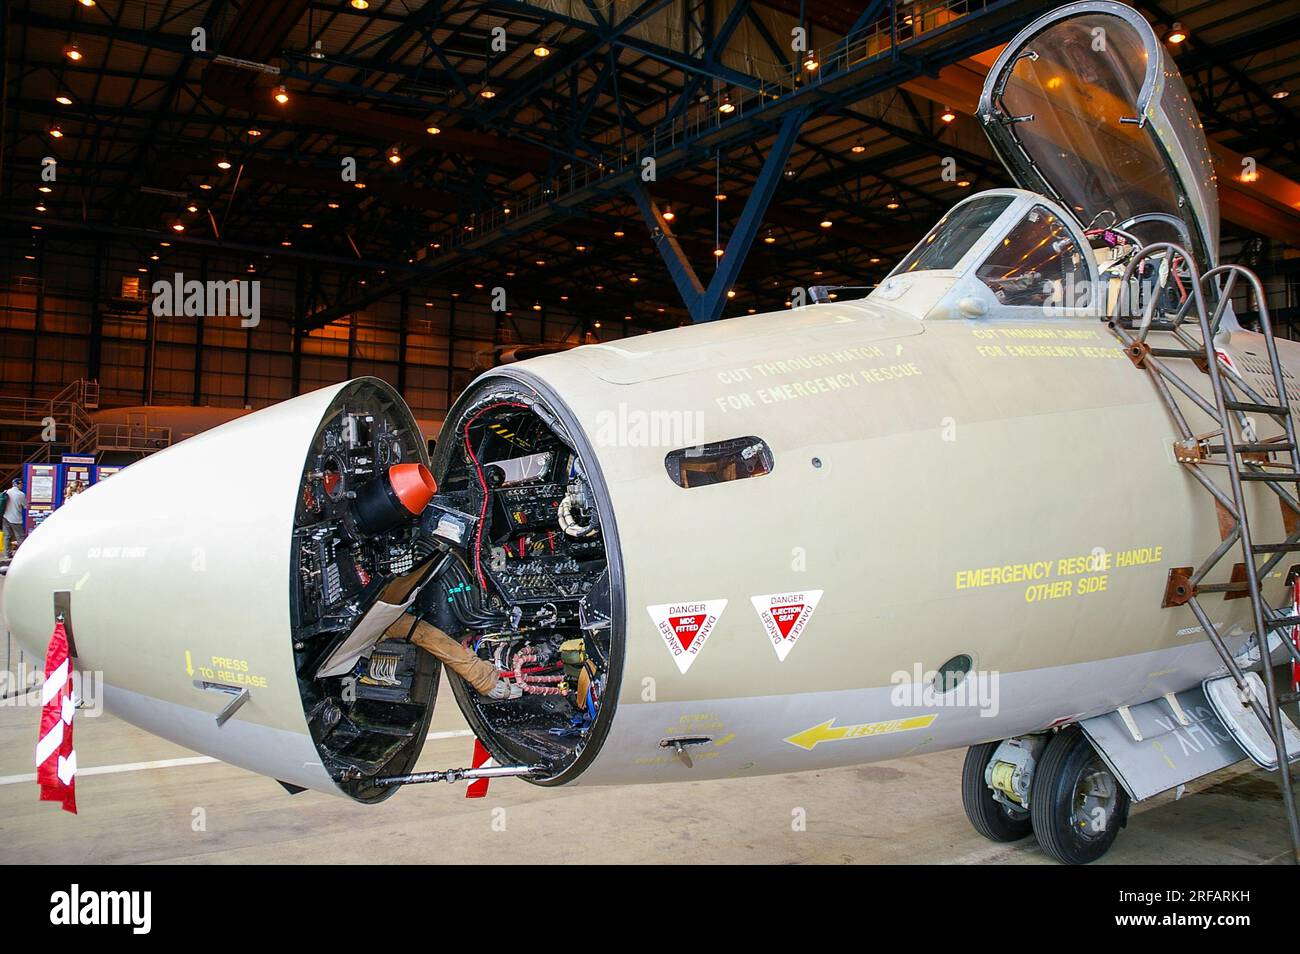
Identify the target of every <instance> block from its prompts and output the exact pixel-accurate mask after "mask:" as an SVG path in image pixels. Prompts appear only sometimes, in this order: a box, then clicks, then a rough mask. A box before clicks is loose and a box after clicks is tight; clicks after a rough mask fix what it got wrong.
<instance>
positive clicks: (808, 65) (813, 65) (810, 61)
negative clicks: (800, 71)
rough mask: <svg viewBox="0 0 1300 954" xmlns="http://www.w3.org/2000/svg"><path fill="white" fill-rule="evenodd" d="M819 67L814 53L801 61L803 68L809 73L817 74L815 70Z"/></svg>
mask: <svg viewBox="0 0 1300 954" xmlns="http://www.w3.org/2000/svg"><path fill="white" fill-rule="evenodd" d="M820 66H821V64H820V63H818V62H817V55H816V54H815V53H809V54H808V57H807V59H805V60H804V61H803V68H804V69H806V70H807V71H808V72H809V73H815V72H817V68H818V67H820Z"/></svg>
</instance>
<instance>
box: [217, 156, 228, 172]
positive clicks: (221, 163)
mask: <svg viewBox="0 0 1300 954" xmlns="http://www.w3.org/2000/svg"><path fill="white" fill-rule="evenodd" d="M217 168H218V169H220V170H221V171H222V172H225V171H226V170H227V169H229V168H230V160H229V159H227V158H226V157H225V156H222V157H221V158H220V159H218V160H217Z"/></svg>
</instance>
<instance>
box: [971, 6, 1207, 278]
mask: <svg viewBox="0 0 1300 954" xmlns="http://www.w3.org/2000/svg"><path fill="white" fill-rule="evenodd" d="M979 118H980V120H981V122H982V123H983V124H984V127H985V130H986V132H987V133H988V136H989V139H990V141H991V142H992V144H993V147H994V149H995V150H996V151H997V152H998V154H999V156H1000V158H1001V159H1002V161H1003V163H1004V164H1005V165H1006V167H1007V169H1008V170H1009V171H1010V173H1011V175H1012V177H1013V178H1014V179H1015V181H1016V184H1017V185H1019V186H1020V187H1021V188H1024V189H1028V190H1029V191H1031V192H1037V193H1041V194H1042V195H1045V196H1048V197H1050V198H1052V199H1054V200H1055V201H1056V202H1058V203H1059V204H1060V205H1061V206H1062V207H1063V208H1066V209H1069V210H1070V211H1072V212H1073V213H1074V214H1075V216H1076V217H1077V218H1078V219H1079V221H1080V222H1081V223H1082V224H1083V225H1084V227H1085V228H1088V229H1094V228H1105V229H1119V230H1122V231H1124V232H1127V233H1129V234H1132V235H1133V236H1135V237H1136V239H1137V240H1138V241H1139V242H1140V243H1141V244H1148V243H1150V242H1157V241H1176V242H1178V243H1179V244H1182V245H1184V246H1185V247H1186V248H1187V249H1188V250H1189V251H1190V252H1191V253H1192V255H1193V256H1194V257H1195V258H1196V259H1197V260H1198V264H1199V265H1200V266H1201V268H1202V269H1205V268H1207V267H1210V266H1212V265H1214V264H1216V262H1217V257H1218V238H1219V208H1218V194H1217V188H1216V183H1215V175H1214V167H1213V165H1212V163H1211V160H1210V155H1209V150H1208V148H1207V146H1206V141H1205V134H1204V131H1203V130H1202V128H1201V123H1200V120H1199V119H1198V117H1197V115H1196V110H1195V108H1194V107H1193V106H1192V103H1191V99H1190V97H1189V96H1188V93H1187V87H1186V86H1185V85H1184V83H1183V80H1182V77H1181V76H1180V75H1179V73H1178V70H1177V69H1176V67H1175V66H1174V64H1173V61H1172V58H1171V57H1170V56H1169V54H1168V52H1167V51H1166V50H1165V48H1164V44H1162V43H1161V42H1160V41H1159V39H1158V37H1157V36H1156V34H1155V31H1154V30H1153V29H1152V27H1151V24H1150V23H1148V22H1147V21H1146V19H1145V18H1144V17H1143V16H1142V15H1141V14H1140V13H1138V12H1137V11H1136V10H1134V9H1133V8H1132V7H1128V6H1125V5H1123V4H1119V3H1112V2H1083V3H1073V4H1069V5H1067V6H1065V7H1062V8H1060V9H1058V10H1055V11H1053V12H1052V13H1049V14H1047V15H1045V16H1043V17H1040V18H1039V19H1038V20H1035V21H1034V22H1033V23H1032V24H1030V25H1029V26H1028V27H1026V28H1025V30H1024V31H1023V32H1022V33H1021V34H1020V35H1019V36H1017V37H1016V38H1015V39H1014V40H1013V41H1012V42H1011V43H1009V44H1008V45H1007V47H1006V48H1005V49H1004V50H1003V52H1002V54H1001V55H1000V56H999V57H998V60H997V62H996V63H995V64H994V66H993V69H992V70H991V71H990V73H989V76H988V80H987V82H986V83H985V86H984V91H983V95H982V96H981V99H980V106H979Z"/></svg>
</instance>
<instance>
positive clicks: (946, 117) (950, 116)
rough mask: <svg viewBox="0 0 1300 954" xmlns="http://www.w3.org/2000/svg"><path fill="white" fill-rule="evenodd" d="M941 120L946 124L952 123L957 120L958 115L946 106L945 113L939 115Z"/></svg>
mask: <svg viewBox="0 0 1300 954" xmlns="http://www.w3.org/2000/svg"><path fill="white" fill-rule="evenodd" d="M939 118H940V119H942V120H943V121H944V122H945V123H950V122H952V121H954V120H955V119H956V118H957V114H956V113H954V112H953V111H952V110H951V109H949V108H948V107H947V106H945V107H944V108H943V112H942V113H940V114H939Z"/></svg>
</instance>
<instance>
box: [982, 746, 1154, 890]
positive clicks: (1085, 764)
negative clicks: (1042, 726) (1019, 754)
mask: <svg viewBox="0 0 1300 954" xmlns="http://www.w3.org/2000/svg"><path fill="white" fill-rule="evenodd" d="M1025 738H1038V739H1039V740H1040V741H1039V743H1038V745H1039V746H1041V748H1037V749H1036V751H1037V752H1038V753H1039V755H1038V757H1037V760H1036V762H1033V761H1031V762H1030V763H1029V764H1031V765H1032V766H1033V768H1032V782H1031V784H1030V786H1029V795H1028V798H1027V801H1028V804H1029V808H1028V810H1024V809H1022V808H1020V807H1019V806H1018V805H1016V804H1013V803H1012V802H1011V800H1009V799H1007V798H1005V797H998V796H996V795H995V794H994V790H993V789H992V788H991V787H990V786H989V781H988V779H989V775H990V773H989V772H988V766H989V763H990V762H991V761H993V759H994V758H995V756H996V755H997V752H998V749H999V746H1001V745H1002V743H1000V742H985V743H984V744H982V745H976V746H973V747H971V748H970V749H968V750H967V752H966V762H965V764H964V765H963V767H962V789H961V794H962V805H963V806H964V807H965V809H966V817H967V818H968V819H970V823H971V825H972V826H973V827H974V828H975V830H976V831H977V832H979V833H980V834H981V835H983V836H984V837H985V838H988V839H989V840H990V841H997V842H1011V841H1018V840H1020V839H1022V838H1025V837H1026V836H1028V835H1029V834H1030V832H1033V834H1034V835H1035V837H1037V839H1038V844H1039V846H1040V847H1041V848H1042V849H1043V851H1044V852H1045V853H1046V854H1047V855H1048V856H1050V857H1051V858H1053V859H1054V860H1056V861H1059V862H1061V863H1062V864H1068V865H1083V864H1088V863H1089V862H1092V861H1096V860H1097V859H1098V858H1100V857H1101V856H1102V855H1104V854H1105V853H1106V851H1107V850H1108V849H1109V848H1110V846H1111V845H1112V844H1113V843H1114V841H1115V838H1116V836H1117V835H1118V834H1119V830H1120V829H1121V828H1123V827H1124V825H1125V824H1126V823H1127V822H1128V810H1129V797H1128V793H1126V792H1125V791H1124V788H1123V786H1122V785H1120V783H1119V780H1118V779H1116V778H1115V775H1114V773H1113V772H1111V770H1110V768H1109V767H1108V766H1107V765H1106V763H1105V762H1104V761H1103V760H1102V758H1101V756H1100V755H1098V754H1097V751H1096V750H1095V749H1094V748H1093V747H1092V743H1091V742H1089V741H1088V738H1087V736H1085V735H1084V734H1083V732H1081V731H1080V730H1079V729H1078V728H1077V727H1070V728H1066V729H1062V730H1061V731H1060V732H1058V733H1057V734H1056V735H1055V736H1053V737H1052V738H1051V740H1050V741H1047V743H1046V745H1045V746H1043V745H1042V742H1041V736H1038V737H1032V736H1030V737H1025ZM1012 741H1013V742H1015V741H1016V740H1012ZM1004 757H1005V756H1004ZM998 767H1000V768H1007V767H1008V766H1005V765H999V766H998ZM1019 797H1020V798H1021V799H1024V795H1023V794H1021V795H1020V796H1019Z"/></svg>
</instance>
